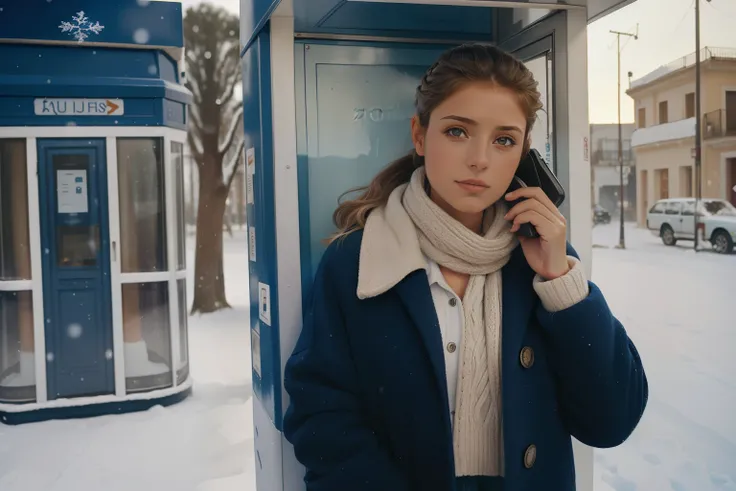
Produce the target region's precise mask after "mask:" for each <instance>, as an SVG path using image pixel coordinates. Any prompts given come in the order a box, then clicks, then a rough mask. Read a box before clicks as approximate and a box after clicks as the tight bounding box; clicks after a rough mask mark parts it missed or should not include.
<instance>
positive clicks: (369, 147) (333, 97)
mask: <svg viewBox="0 0 736 491" xmlns="http://www.w3.org/2000/svg"><path fill="white" fill-rule="evenodd" d="M307 44H309V48H310V49H309V50H306V49H304V48H305V46H306V45H307ZM297 46H299V47H300V49H298V50H297V57H301V59H303V62H302V61H298V62H297V66H298V65H300V64H302V63H303V65H304V71H303V73H304V75H303V78H302V79H300V78H299V77H297V103H298V104H301V105H302V106H303V108H300V109H299V110H298V113H297V114H298V115H299V114H300V113H301V114H302V116H298V117H297V125H298V130H297V136H298V141H297V148H298V152H299V155H298V164H299V169H298V179H299V210H300V219H299V227H300V231H299V235H300V240H301V244H300V252H301V268H302V271H301V279H302V297H303V302H304V301H306V299H307V298H308V296H309V292H310V289H311V285H312V281H313V275H314V272H315V271H316V268H317V265H318V263H319V261H320V259H321V257H322V253H323V252H324V249H325V246H324V244H323V242H322V241H323V240H324V239H325V238H327V237H328V236H329V235H330V234H332V232H333V231H334V225H333V223H332V213H333V211H334V209H335V207H336V206H337V202H338V197H339V195H341V194H342V193H344V192H345V191H347V190H349V189H351V188H354V187H356V186H362V185H366V184H368V182H369V181H370V179H371V178H372V177H373V176H374V175H375V174H376V173H377V172H378V171H379V170H380V169H381V168H383V167H384V166H386V165H387V164H388V163H389V162H391V161H392V160H394V159H396V158H398V157H401V156H402V155H406V154H407V153H408V152H409V151H410V150H411V148H412V144H411V135H410V121H411V117H412V116H413V115H414V104H413V102H414V91H415V89H416V86H417V85H418V83H419V80H420V79H421V77H422V76H423V75H424V72H425V71H426V69H427V68H428V67H429V66H430V65H431V64H432V63H433V62H434V61H435V60H436V59H437V57H438V56H439V54H440V53H441V52H442V51H443V50H444V49H445V48H446V47H447V46H440V45H409V44H392V45H386V44H380V45H378V44H375V43H374V44H373V45H371V44H368V43H360V44H355V43H354V44H348V43H344V42H343V43H330V42H320V43H316V42H309V43H298V44H297ZM360 60H363V61H360ZM365 60H369V61H365ZM386 87H391V88H392V90H391V91H386V90H385V88H386Z"/></svg>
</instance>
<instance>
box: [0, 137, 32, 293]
mask: <svg viewBox="0 0 736 491" xmlns="http://www.w3.org/2000/svg"><path fill="white" fill-rule="evenodd" d="M26 172H27V169H26V141H25V140H22V139H14V140H0V281H2V280H30V279H31V254H30V249H29V245H28V183H27V174H26Z"/></svg>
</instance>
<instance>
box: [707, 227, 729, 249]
mask: <svg viewBox="0 0 736 491" xmlns="http://www.w3.org/2000/svg"><path fill="white" fill-rule="evenodd" d="M710 243H711V244H712V245H713V250H714V251H716V252H717V253H719V254H731V253H732V252H733V240H732V239H731V237H730V236H729V235H728V233H727V232H726V231H725V230H716V231H715V232H713V236H712V237H711V238H710Z"/></svg>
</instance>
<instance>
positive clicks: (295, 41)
mask: <svg viewBox="0 0 736 491" xmlns="http://www.w3.org/2000/svg"><path fill="white" fill-rule="evenodd" d="M632 1H633V0H241V9H240V10H241V29H240V35H241V43H242V53H241V57H242V66H243V90H244V98H243V99H244V101H245V111H244V119H245V121H244V122H245V125H244V129H245V138H246V148H248V149H249V153H248V155H249V158H248V163H249V165H248V179H249V180H252V183H253V190H254V193H253V198H252V200H251V199H249V201H252V203H251V204H249V205H248V223H249V224H250V226H251V230H250V244H251V248H253V247H255V248H256V249H257V250H258V256H257V258H256V256H255V255H254V254H251V262H250V291H251V332H252V336H251V341H252V343H251V344H252V351H253V387H254V394H255V400H254V425H255V455H256V472H257V485H258V490H259V491H287V490H288V491H294V490H299V489H304V487H305V486H304V482H303V476H304V469H303V468H301V466H300V465H299V464H298V462H297V461H296V459H295V457H294V453H293V449H292V448H291V446H290V444H289V443H288V442H287V441H286V440H285V439H284V437H283V435H282V433H281V431H282V422H283V414H284V412H285V411H286V409H287V407H288V402H289V401H288V395H287V394H286V392H285V391H284V389H283V384H282V377H283V367H284V364H285V362H286V360H287V359H288V357H289V355H290V354H291V352H292V349H293V347H294V344H295V342H296V339H297V336H298V334H299V331H300V329H301V325H302V306H303V299H304V298H305V297H306V295H307V293H308V290H309V288H310V287H311V283H312V279H313V274H314V271H315V269H316V265H317V264H318V262H319V260H320V257H321V254H322V253H323V251H324V246H323V244H322V240H323V239H324V238H326V237H327V236H329V235H330V233H331V232H332V231H333V225H332V221H331V218H332V212H333V210H334V208H335V207H336V205H337V198H338V196H339V195H340V194H342V193H343V192H344V191H346V190H348V189H350V188H353V187H355V186H359V185H365V184H367V183H368V181H369V180H370V178H371V177H372V176H373V175H374V174H375V173H376V172H377V171H378V170H379V169H381V168H382V167H383V166H385V165H386V164H387V163H388V162H390V161H392V160H394V159H395V158H397V157H399V156H401V155H404V154H406V153H407V152H408V151H409V150H410V149H411V138H410V134H409V128H410V124H409V122H410V118H411V117H412V116H413V113H414V107H413V100H414V91H415V88H416V86H417V84H418V81H419V79H420V77H421V76H422V75H423V73H424V71H425V70H426V69H427V67H428V66H429V65H430V64H431V63H432V62H433V61H434V60H435V59H436V58H437V56H438V55H439V53H440V52H441V51H442V50H444V49H445V48H447V47H449V46H451V45H456V44H459V43H461V42H463V41H470V40H476V41H487V42H488V41H490V42H494V43H496V44H498V45H500V46H502V47H504V48H505V49H507V50H509V51H511V52H513V53H515V54H516V56H518V57H519V58H521V59H522V60H523V61H524V62H525V63H526V64H527V66H528V67H529V68H530V69H531V71H532V72H533V73H534V74H535V78H536V79H537V80H538V81H539V84H540V91H541V92H542V95H543V102H544V109H543V110H542V111H540V113H539V122H538V123H537V125H536V126H535V131H534V132H533V134H532V146H533V147H535V148H536V149H537V150H539V151H540V153H541V154H542V155H543V156H545V157H546V160H547V162H548V163H549V164H550V165H551V166H552V168H553V170H554V172H555V173H556V174H557V176H558V177H559V179H560V181H561V182H562V184H563V185H564V187H565V189H566V190H567V194H568V197H567V200H566V202H565V204H564V205H563V207H562V212H563V213H564V214H565V216H566V217H567V220H568V226H569V234H570V239H571V240H572V242H573V243H574V244H575V247H576V249H577V250H578V251H579V253H580V255H581V257H582V259H583V263H584V265H585V267H586V269H587V271H588V273H590V269H591V248H592V245H591V221H590V202H591V201H590V175H591V174H590V172H591V171H590V162H589V153H588V135H589V125H588V89H587V87H588V82H587V57H588V51H587V25H588V23H589V22H591V21H593V20H595V19H598V18H600V17H602V16H604V15H606V14H608V13H610V12H613V11H614V10H616V9H618V8H620V7H622V6H624V5H626V4H629V3H631V2H632ZM261 251H268V252H269V253H268V254H263V253H261ZM251 252H253V250H252V251H251ZM575 457H576V468H577V486H578V489H579V490H580V491H592V488H593V451H592V450H591V449H590V448H588V447H585V446H583V445H581V444H579V443H578V442H575Z"/></svg>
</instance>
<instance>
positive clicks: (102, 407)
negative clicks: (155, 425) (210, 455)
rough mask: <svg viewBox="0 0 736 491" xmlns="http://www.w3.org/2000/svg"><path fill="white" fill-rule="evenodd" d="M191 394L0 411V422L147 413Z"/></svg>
mask: <svg viewBox="0 0 736 491" xmlns="http://www.w3.org/2000/svg"><path fill="white" fill-rule="evenodd" d="M191 393H192V388H191V387H189V388H187V389H184V390H182V391H181V392H177V393H175V394H171V395H167V396H164V397H160V398H152V399H133V400H127V401H115V402H105V403H101V404H87V405H83V406H67V407H46V408H41V409H35V410H33V411H22V412H15V411H12V412H11V411H0V421H2V422H3V423H5V424H7V425H20V424H25V423H38V422H41V421H48V420H50V419H79V418H91V417H94V416H106V415H109V414H125V413H133V412H137V411H147V410H149V409H151V408H152V407H154V406H163V407H167V406H171V405H173V404H176V403H177V402H181V401H183V400H184V399H186V398H187V397H189V395H191Z"/></svg>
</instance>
